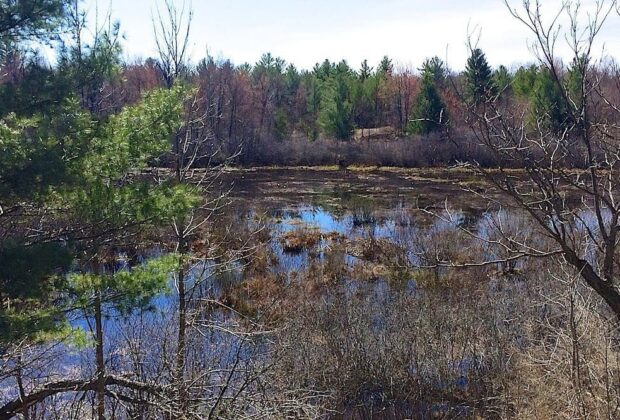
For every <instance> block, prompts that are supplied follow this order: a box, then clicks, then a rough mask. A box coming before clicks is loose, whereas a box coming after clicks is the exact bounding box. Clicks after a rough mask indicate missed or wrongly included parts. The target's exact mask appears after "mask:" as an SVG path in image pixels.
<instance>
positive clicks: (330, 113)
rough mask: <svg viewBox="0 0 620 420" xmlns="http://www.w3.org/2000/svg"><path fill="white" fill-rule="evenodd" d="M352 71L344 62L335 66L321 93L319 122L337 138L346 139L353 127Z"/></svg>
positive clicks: (327, 131)
mask: <svg viewBox="0 0 620 420" xmlns="http://www.w3.org/2000/svg"><path fill="white" fill-rule="evenodd" d="M352 79H353V72H352V70H351V69H350V67H349V66H348V65H347V64H346V62H344V61H343V62H341V63H339V64H338V66H336V69H335V71H334V75H333V76H332V77H331V78H330V79H328V80H327V81H326V83H325V85H324V91H323V93H322V94H321V98H322V100H321V110H320V113H319V124H320V125H321V127H322V128H323V131H325V132H326V133H327V134H329V135H332V136H334V137H336V138H337V139H339V140H348V139H350V138H351V135H352V134H353V130H354V128H355V126H354V124H353V105H352V103H351V84H352Z"/></svg>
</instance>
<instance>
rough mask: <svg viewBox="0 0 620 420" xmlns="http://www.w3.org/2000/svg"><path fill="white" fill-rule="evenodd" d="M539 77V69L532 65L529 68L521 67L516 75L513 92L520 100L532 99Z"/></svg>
mask: <svg viewBox="0 0 620 420" xmlns="http://www.w3.org/2000/svg"><path fill="white" fill-rule="evenodd" d="M537 77H538V67H536V66H535V65H531V66H529V67H519V69H518V70H517V72H516V73H515V76H514V79H513V82H512V90H513V92H514V94H515V95H516V96H517V97H519V98H528V99H529V98H530V96H531V95H532V89H533V88H534V84H535V83H536V79H537Z"/></svg>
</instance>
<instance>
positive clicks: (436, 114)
mask: <svg viewBox="0 0 620 420" xmlns="http://www.w3.org/2000/svg"><path fill="white" fill-rule="evenodd" d="M446 122H447V113H446V110H445V105H444V104H443V101H442V100H441V96H439V92H438V91H437V87H436V86H435V82H434V81H433V78H432V74H431V73H428V72H426V73H424V74H423V75H422V85H421V89H420V93H419V94H418V96H417V98H416V101H415V104H414V108H413V115H412V121H411V123H410V124H409V131H410V132H412V133H414V134H419V135H428V134H431V133H436V132H439V131H441V130H442V129H443V128H444V127H445V125H446Z"/></svg>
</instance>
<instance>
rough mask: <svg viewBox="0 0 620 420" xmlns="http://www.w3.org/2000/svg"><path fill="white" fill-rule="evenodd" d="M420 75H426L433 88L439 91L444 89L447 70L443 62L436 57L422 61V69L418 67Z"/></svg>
mask: <svg viewBox="0 0 620 420" xmlns="http://www.w3.org/2000/svg"><path fill="white" fill-rule="evenodd" d="M420 73H422V76H425V75H428V76H429V77H430V78H431V80H432V81H433V83H434V84H435V87H437V88H439V89H441V88H443V87H444V85H445V83H446V78H447V77H448V70H447V69H446V66H445V64H444V62H443V60H442V59H441V58H439V57H437V56H435V57H432V58H427V59H426V60H424V63H422V67H420Z"/></svg>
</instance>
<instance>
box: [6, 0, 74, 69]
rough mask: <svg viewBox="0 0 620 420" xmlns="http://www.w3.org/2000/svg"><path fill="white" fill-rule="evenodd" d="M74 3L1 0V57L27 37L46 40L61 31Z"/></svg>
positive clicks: (61, 0) (63, 1) (62, 0)
mask: <svg viewBox="0 0 620 420" xmlns="http://www.w3.org/2000/svg"><path fill="white" fill-rule="evenodd" d="M70 3H71V1H70V0H18V1H16V0H1V1H0V59H2V58H3V57H4V56H5V55H6V54H7V53H8V52H10V50H11V49H14V48H16V47H17V45H18V44H19V43H21V42H23V41H28V42H32V41H34V40H42V41H45V40H49V39H50V38H52V37H53V36H54V35H58V34H59V33H60V31H61V30H62V29H63V26H64V23H65V20H64V18H65V17H66V16H67V13H68V7H69V4H70Z"/></svg>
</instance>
